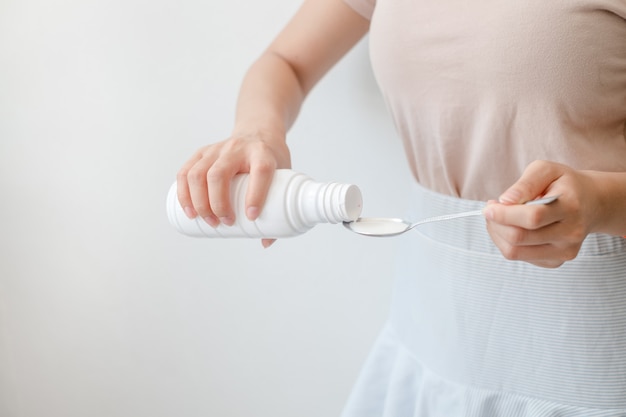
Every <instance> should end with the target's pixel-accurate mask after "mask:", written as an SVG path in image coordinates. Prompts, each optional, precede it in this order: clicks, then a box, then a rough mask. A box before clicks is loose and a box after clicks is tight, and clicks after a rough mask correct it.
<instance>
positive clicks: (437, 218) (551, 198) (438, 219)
mask: <svg viewBox="0 0 626 417" xmlns="http://www.w3.org/2000/svg"><path fill="white" fill-rule="evenodd" d="M559 197H560V195H553V196H548V197H543V198H538V199H536V200H531V201H527V202H526V203H524V204H525V205H529V206H530V205H538V204H544V205H545V204H550V203H552V202H553V201H555V200H556V199H557V198H559ZM482 214H483V211H482V210H474V211H465V212H462V213H452V214H443V215H441V216H434V217H429V218H427V219H423V220H420V221H418V222H416V223H413V224H411V226H409V227H408V228H407V229H406V230H407V231H408V230H411V229H413V228H414V227H416V226H419V225H421V224H425V223H434V222H442V221H446V220H452V219H460V218H463V217H472V216H480V215H482Z"/></svg>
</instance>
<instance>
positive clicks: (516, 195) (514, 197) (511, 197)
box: [498, 190, 522, 204]
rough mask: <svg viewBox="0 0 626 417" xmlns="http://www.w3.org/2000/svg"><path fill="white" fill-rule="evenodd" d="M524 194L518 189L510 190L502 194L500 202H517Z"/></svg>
mask: <svg viewBox="0 0 626 417" xmlns="http://www.w3.org/2000/svg"><path fill="white" fill-rule="evenodd" d="M521 198H522V194H521V193H520V192H519V191H517V190H508V191H506V192H505V193H504V194H502V195H501V196H500V198H499V199H498V201H499V202H501V203H505V204H517V203H519V202H520V199H521Z"/></svg>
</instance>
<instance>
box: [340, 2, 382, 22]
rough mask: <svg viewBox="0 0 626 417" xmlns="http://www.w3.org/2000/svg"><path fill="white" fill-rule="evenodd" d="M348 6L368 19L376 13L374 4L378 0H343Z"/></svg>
mask: <svg viewBox="0 0 626 417" xmlns="http://www.w3.org/2000/svg"><path fill="white" fill-rule="evenodd" d="M343 1H344V3H346V4H347V5H348V6H350V7H352V8H353V9H354V11H356V12H357V13H358V14H360V15H361V16H363V17H364V18H366V19H371V18H372V14H373V13H374V6H375V5H376V0H343Z"/></svg>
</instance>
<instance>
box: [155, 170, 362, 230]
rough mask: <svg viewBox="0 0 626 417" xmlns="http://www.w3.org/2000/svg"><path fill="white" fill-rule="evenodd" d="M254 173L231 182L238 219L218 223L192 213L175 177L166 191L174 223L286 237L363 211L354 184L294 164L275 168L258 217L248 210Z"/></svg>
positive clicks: (182, 226)
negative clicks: (322, 178) (315, 175)
mask: <svg viewBox="0 0 626 417" xmlns="http://www.w3.org/2000/svg"><path fill="white" fill-rule="evenodd" d="M248 179H249V174H239V175H237V176H235V178H233V180H232V182H231V185H230V200H231V204H232V207H233V210H234V211H235V224H234V225H232V226H225V225H223V224H220V225H219V226H218V227H216V228H213V227H211V226H210V225H208V224H207V223H206V222H205V221H204V220H203V219H201V218H200V217H196V218H195V219H189V218H188V217H187V216H186V215H185V213H184V211H183V209H182V207H181V206H180V204H179V203H178V198H177V195H176V183H174V184H173V185H172V186H171V188H170V190H169V193H168V196H167V214H168V218H169V221H170V224H171V225H172V226H174V227H175V228H176V229H177V230H178V231H179V232H180V233H183V234H185V235H188V236H194V237H216V238H220V237H221V238H229V237H248V238H285V237H292V236H297V235H300V234H302V233H304V232H306V231H308V230H310V229H311V228H312V227H314V226H315V225H316V224H319V223H340V222H343V221H353V220H356V219H357V218H358V217H359V215H360V214H361V208H362V198H361V192H360V190H359V189H358V187H356V186H355V185H351V184H339V183H320V182H316V181H314V180H312V179H311V178H310V177H308V176H306V175H304V174H301V173H298V172H295V171H292V170H289V169H279V170H276V172H275V173H274V177H273V180H272V184H271V185H270V188H269V191H268V194H267V198H266V200H265V205H264V206H263V208H262V210H261V214H260V215H259V217H258V218H257V219H256V220H255V221H250V220H248V218H247V217H246V215H245V194H246V190H247V188H248Z"/></svg>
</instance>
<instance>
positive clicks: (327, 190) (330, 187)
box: [298, 180, 363, 226]
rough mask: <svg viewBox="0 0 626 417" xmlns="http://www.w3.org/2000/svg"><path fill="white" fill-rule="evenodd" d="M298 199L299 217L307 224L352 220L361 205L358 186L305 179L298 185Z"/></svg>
mask: <svg viewBox="0 0 626 417" xmlns="http://www.w3.org/2000/svg"><path fill="white" fill-rule="evenodd" d="M298 200H299V202H300V204H299V206H300V207H299V212H300V215H301V218H302V220H303V222H304V223H305V224H307V225H309V226H313V225H315V224H317V223H341V222H346V221H354V220H356V219H357V218H358V217H359V215H360V214H361V208H362V206H363V202H362V198H361V192H360V190H359V189H358V187H356V186H355V185H350V184H339V183H335V182H331V183H319V182H315V181H313V180H307V181H305V182H303V183H302V185H301V187H300V198H299V199H298Z"/></svg>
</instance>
